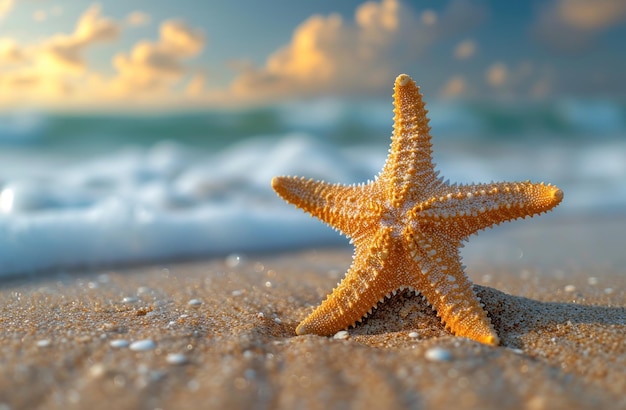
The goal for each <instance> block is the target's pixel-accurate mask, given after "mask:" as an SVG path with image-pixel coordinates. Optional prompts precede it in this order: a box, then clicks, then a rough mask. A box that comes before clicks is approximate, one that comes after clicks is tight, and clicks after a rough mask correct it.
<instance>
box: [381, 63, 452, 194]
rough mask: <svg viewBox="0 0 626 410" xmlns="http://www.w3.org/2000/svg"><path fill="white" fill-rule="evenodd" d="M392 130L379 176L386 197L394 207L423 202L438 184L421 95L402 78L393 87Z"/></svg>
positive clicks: (405, 76) (407, 77) (404, 75)
mask: <svg viewBox="0 0 626 410" xmlns="http://www.w3.org/2000/svg"><path fill="white" fill-rule="evenodd" d="M393 98H394V114H395V115H394V126H393V127H394V130H393V136H392V137H391V148H390V149H389V156H388V157H387V162H386V163H385V167H384V168H383V171H382V173H381V174H380V176H381V178H383V179H385V182H386V183H387V184H388V185H387V186H388V190H389V192H388V194H387V197H388V198H390V199H391V202H392V204H393V205H394V206H398V205H399V204H400V203H402V202H403V201H404V200H406V199H409V200H416V199H424V198H419V197H420V194H423V193H424V192H428V191H429V189H430V188H431V187H434V186H436V185H437V184H438V183H439V182H440V180H439V179H438V178H437V174H436V173H435V169H434V168H435V166H434V164H433V162H432V148H431V147H432V144H431V142H430V139H431V137H430V126H429V125H428V118H427V117H426V114H427V113H428V110H426V108H425V104H424V101H423V100H422V94H421V93H420V90H419V87H418V86H417V85H416V84H415V81H413V79H411V78H410V77H409V76H407V75H406V74H401V75H399V76H398V77H397V78H396V81H395V84H394V94H393Z"/></svg>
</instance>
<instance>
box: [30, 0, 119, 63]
mask: <svg viewBox="0 0 626 410" xmlns="http://www.w3.org/2000/svg"><path fill="white" fill-rule="evenodd" d="M100 13H101V9H100V6H99V5H93V6H91V7H89V8H88V9H87V11H86V12H85V13H83V15H82V16H81V17H80V19H79V20H78V23H77V25H76V29H75V30H74V33H72V34H71V35H65V34H57V35H55V36H53V37H52V38H50V39H49V40H47V41H46V42H45V43H44V45H43V47H42V50H41V53H42V54H43V55H42V58H43V60H45V64H46V66H47V67H48V68H55V67H54V66H56V67H58V68H60V69H74V70H82V69H83V68H84V66H85V61H84V57H83V54H84V51H85V49H87V48H88V47H90V46H91V45H93V44H96V43H103V42H108V41H112V40H115V39H116V38H117V37H118V35H119V31H120V29H119V25H118V24H117V23H115V22H114V21H113V20H110V19H108V18H105V17H102V16H101V15H100Z"/></svg>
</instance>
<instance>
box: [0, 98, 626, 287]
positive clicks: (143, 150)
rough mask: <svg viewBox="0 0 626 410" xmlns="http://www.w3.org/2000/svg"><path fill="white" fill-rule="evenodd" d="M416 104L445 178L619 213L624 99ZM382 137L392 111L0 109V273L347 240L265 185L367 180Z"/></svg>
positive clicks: (385, 106)
mask: <svg viewBox="0 0 626 410" xmlns="http://www.w3.org/2000/svg"><path fill="white" fill-rule="evenodd" d="M427 108H429V110H430V114H429V116H430V118H431V126H432V132H431V134H432V135H433V144H434V152H435V153H434V156H435V162H436V163H437V167H438V169H439V170H440V171H441V174H442V175H444V176H445V177H446V178H449V179H450V180H451V181H456V182H488V181H491V180H526V179H531V180H534V181H546V182H551V183H553V184H556V185H558V186H559V187H560V188H562V189H563V191H564V192H565V200H564V202H563V203H562V204H561V205H560V206H559V208H557V210H556V211H555V212H553V213H551V215H550V216H549V217H550V218H571V217H572V216H576V215H606V214H614V213H624V211H625V210H626V183H625V182H624V181H626V104H625V103H623V102H621V103H620V102H615V101H602V100H594V101H584V100H563V101H554V102H542V103H530V102H527V103H515V104H513V103H507V102H468V101H465V102H454V103H452V102H439V103H434V104H432V105H431V104H429V105H427ZM391 127H392V112H391V101H389V102H378V101H360V102H356V101H337V100H318V101H309V102H301V103H292V104H284V105H277V106H272V107H265V108H256V109H247V110H239V111H226V110H223V111H207V112H193V113H189V112H168V113H152V114H151V115H140V114H128V115H120V114H59V113H57V114H51V113H45V114H44V113H39V112H27V111H22V112H14V113H5V114H0V275H15V274H20V273H24V272H31V271H40V270H46V269H56V270H58V269H66V268H74V267H84V266H107V265H110V264H118V263H130V262H133V263H135V262H149V261H164V260H171V259H173V258H187V257H204V256H213V255H224V254H229V253H237V252H251V251H273V250H282V249H291V248H294V247H304V246H314V245H320V244H323V245H334V244H341V243H345V239H343V238H341V237H340V236H339V235H337V234H336V233H335V232H334V231H333V230H331V229H329V228H327V227H325V226H324V225H323V224H321V223H319V222H317V221H314V220H312V219H311V218H309V217H306V216H304V215H303V214H302V213H301V212H300V211H298V210H296V209H293V208H292V207H291V206H289V205H287V204H285V203H283V202H282V201H281V200H280V199H278V198H277V197H276V195H275V194H274V192H273V191H272V189H271V187H270V180H271V178H272V177H273V176H274V175H285V174H289V175H304V176H307V177H315V178H321V179H324V180H327V181H333V182H343V183H355V182H363V181H366V180H368V179H371V178H372V177H373V176H374V175H376V174H377V173H378V171H379V170H380V168H381V167H382V164H383V162H384V160H385V157H386V154H387V149H388V145H389V137H390V134H391V129H392V128H391Z"/></svg>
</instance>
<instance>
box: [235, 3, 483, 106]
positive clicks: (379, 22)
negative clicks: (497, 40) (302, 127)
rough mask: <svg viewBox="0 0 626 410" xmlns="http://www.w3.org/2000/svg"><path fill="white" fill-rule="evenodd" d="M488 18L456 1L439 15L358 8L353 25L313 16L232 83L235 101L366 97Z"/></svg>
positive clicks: (398, 6)
mask: <svg viewBox="0 0 626 410" xmlns="http://www.w3.org/2000/svg"><path fill="white" fill-rule="evenodd" d="M484 16H485V11H484V9H483V8H481V7H477V6H474V5H473V4H470V3H469V2H468V1H463V0H456V1H452V2H451V3H450V4H449V5H448V7H447V8H446V9H445V10H443V11H442V12H441V13H440V14H439V15H438V14H436V13H435V12H434V11H431V10H426V11H424V12H422V13H421V14H420V13H417V12H416V11H414V10H413V9H411V8H409V7H407V6H406V5H405V4H404V3H401V2H400V1H398V0H382V1H381V2H373V1H369V2H366V3H363V4H362V5H360V6H359V7H358V8H357V9H356V11H355V14H354V22H346V21H344V20H343V19H342V17H341V16H340V15H338V14H331V15H329V16H326V17H325V16H320V15H314V16H312V17H310V18H308V19H307V20H306V21H304V22H303V23H302V24H300V25H299V26H298V27H297V28H296V30H295V31H294V33H293V36H292V38H291V42H290V43H289V44H287V45H286V46H284V47H282V48H280V49H278V50H276V51H275V52H273V53H272V54H271V55H269V57H268V58H267V60H266V63H265V65H264V66H262V67H258V66H251V67H247V68H246V69H244V70H243V71H241V72H240V73H239V75H238V76H237V78H236V79H235V81H234V82H233V84H232V92H233V94H234V96H235V97H238V98H244V99H245V98H249V99H257V100H263V99H274V98H279V97H292V96H310V95H318V94H322V93H341V94H346V93H347V94H359V93H362V94H366V93H371V92H378V91H380V90H382V89H387V88H388V87H389V84H390V81H391V80H392V79H393V78H394V77H395V76H396V75H397V74H398V73H399V72H401V71H404V70H405V69H406V68H407V67H412V66H414V65H415V63H416V62H417V60H418V57H419V56H421V55H423V53H424V52H425V51H426V50H427V49H429V48H430V47H431V46H432V44H433V43H435V42H436V41H438V40H439V39H441V38H444V37H447V36H450V35H454V34H457V33H459V32H463V31H465V30H467V29H468V28H469V27H473V26H474V25H476V24H477V23H478V22H479V21H481V20H482V19H483V18H484Z"/></svg>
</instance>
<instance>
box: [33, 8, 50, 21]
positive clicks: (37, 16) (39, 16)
mask: <svg viewBox="0 0 626 410" xmlns="http://www.w3.org/2000/svg"><path fill="white" fill-rule="evenodd" d="M47 18H48V13H47V12H46V11H45V10H37V11H35V12H34V13H33V20H35V21H37V22H41V21H45V20H46V19H47Z"/></svg>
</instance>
